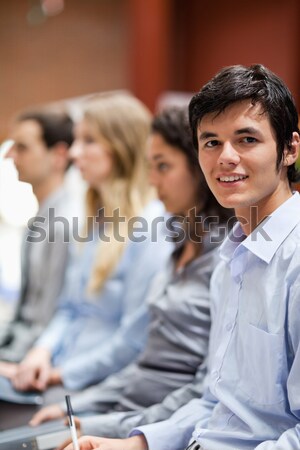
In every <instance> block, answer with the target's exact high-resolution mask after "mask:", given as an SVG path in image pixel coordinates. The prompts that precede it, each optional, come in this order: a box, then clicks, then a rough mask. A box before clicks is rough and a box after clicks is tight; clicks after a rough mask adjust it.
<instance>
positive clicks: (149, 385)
mask: <svg viewBox="0 0 300 450" xmlns="http://www.w3.org/2000/svg"><path fill="white" fill-rule="evenodd" d="M147 159H148V165H149V178H150V182H151V184H152V185H153V186H155V187H156V188H157V191H158V195H159V198H160V199H161V200H162V201H163V202H164V204H165V207H166V209H167V210H168V211H169V212H171V213H172V214H173V215H174V220H175V223H174V232H175V231H176V235H175V234H174V238H175V240H176V250H175V251H174V253H173V255H172V256H171V258H170V260H169V261H168V262H167V264H166V268H165V270H164V271H163V272H162V273H161V274H160V275H157V276H156V278H155V280H154V283H153V285H152V286H151V289H150V292H149V295H148V299H147V300H148V305H149V309H150V325H149V337H148V340H147V343H146V346H145V349H144V351H143V352H142V354H141V355H140V357H139V358H138V360H137V362H134V363H133V364H131V365H129V366H128V367H127V368H125V369H124V370H123V371H121V372H119V373H118V374H116V375H112V376H110V377H109V378H107V379H106V381H104V382H103V383H102V384H99V385H98V386H93V387H92V388H90V389H88V390H86V391H84V392H83V393H81V394H78V395H77V396H74V397H73V399H72V403H73V408H74V410H75V412H76V413H84V414H85V415H86V413H88V412H90V413H91V412H93V413H96V412H98V413H100V414H99V415H95V416H92V417H91V416H90V415H89V416H87V417H82V418H80V427H81V431H82V432H83V433H88V434H90V433H95V434H98V435H105V436H112V437H117V436H120V437H125V436H126V434H127V431H128V423H129V425H130V426H131V427H132V426H133V425H138V424H145V423H148V421H150V423H151V422H155V421H159V420H162V419H165V418H167V417H169V416H170V415H171V414H172V412H174V411H176V409H177V408H179V407H180V406H182V404H185V403H186V402H187V401H188V400H189V399H190V398H193V396H199V395H200V393H201V391H202V389H203V379H204V376H205V373H206V369H205V358H206V355H207V350H208V337H209V329H210V312H209V309H210V305H209V283H210V277H211V274H212V271H213V269H214V267H215V265H216V263H217V260H218V259H217V253H216V247H217V246H218V245H219V244H220V243H221V242H222V239H223V238H224V235H225V229H226V228H225V224H226V221H227V219H229V217H230V216H231V215H232V211H229V210H225V209H224V208H222V207H221V206H220V205H219V204H218V203H217V202H216V200H215V198H214V197H213V195H212V194H211V192H210V191H209V189H208V186H207V184H206V182H205V180H204V177H203V174H202V172H201V170H200V167H199V164H198V160H197V154H196V152H195V149H194V147H193V143H192V135H191V131H190V128H189V123H188V116H187V108H184V109H177V108H176V109H170V110H169V109H168V110H166V111H164V112H162V113H161V114H159V115H157V116H156V117H155V118H154V121H153V123H152V128H151V134H150V138H149V141H148V146H147ZM179 219H181V220H180V223H181V224H182V228H178V226H179ZM182 219H184V220H182ZM175 224H176V226H175ZM183 231H184V233H183ZM85 369H86V370H87V371H89V370H91V369H92V367H89V365H88V364H87V365H86V368H85ZM173 391H175V392H174V394H171V392H173ZM169 394H170V395H169ZM166 396H168V397H167V398H166V399H165V397H166ZM164 399H165V400H164ZM163 401H164V402H163ZM160 402H163V403H162V404H159V403H160ZM154 404H156V405H155V406H154V407H153V408H149V409H148V410H147V409H145V408H148V407H149V406H150V405H154ZM109 412H110V413H109ZM104 413H105V414H104ZM64 414H65V406H64V405H63V404H61V405H52V406H49V407H46V408H44V409H42V410H40V411H39V412H38V413H37V414H36V415H35V417H34V418H33V419H32V421H31V424H33V425H36V424H38V423H40V422H42V421H44V420H49V419H54V418H58V417H62V416H64Z"/></svg>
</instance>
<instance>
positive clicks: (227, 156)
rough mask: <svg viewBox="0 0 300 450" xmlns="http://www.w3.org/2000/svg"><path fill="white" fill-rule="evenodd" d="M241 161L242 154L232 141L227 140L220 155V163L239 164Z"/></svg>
mask: <svg viewBox="0 0 300 450" xmlns="http://www.w3.org/2000/svg"><path fill="white" fill-rule="evenodd" d="M239 162H240V155H239V153H238V151H237V150H236V149H235V148H234V146H233V145H232V143H231V142H225V143H224V145H223V148H222V151H221V154H220V156H219V163H220V164H222V165H237V164H238V163H239Z"/></svg>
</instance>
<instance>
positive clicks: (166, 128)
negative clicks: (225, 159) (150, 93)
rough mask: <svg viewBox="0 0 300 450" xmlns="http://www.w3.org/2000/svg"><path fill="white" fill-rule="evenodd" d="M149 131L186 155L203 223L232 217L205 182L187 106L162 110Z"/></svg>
mask: <svg viewBox="0 0 300 450" xmlns="http://www.w3.org/2000/svg"><path fill="white" fill-rule="evenodd" d="M151 132H152V133H153V134H159V135H160V136H161V137H162V138H163V139H164V141H165V142H166V143H167V144H169V145H171V146H172V147H175V148H176V149H177V150H179V151H181V152H182V153H184V154H185V156H186V157H187V160H188V163H189V166H190V169H191V172H192V173H193V174H194V175H195V177H197V179H198V181H199V183H198V196H199V204H203V207H202V208H201V216H202V218H206V220H205V225H208V226H209V224H210V223H215V224H217V223H219V224H220V223H225V222H226V221H227V220H228V219H229V218H231V217H233V216H234V214H233V211H232V210H231V209H225V208H223V206H221V205H220V204H219V203H218V202H217V200H216V199H215V197H214V195H213V194H212V192H211V191H210V189H209V187H208V185H207V183H206V180H205V178H204V175H203V172H202V170H201V168H200V166H199V162H198V157H197V152H196V150H195V148H194V145H193V139H192V132H191V128H190V125H189V120H188V110H187V108H182V107H181V108H179V107H176V108H175V107H173V108H168V109H165V110H163V111H162V112H161V113H160V114H158V115H157V116H156V117H155V118H154V119H153V121H152V125H151ZM216 218H217V220H216Z"/></svg>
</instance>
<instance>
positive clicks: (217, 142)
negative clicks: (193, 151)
mask: <svg viewBox="0 0 300 450" xmlns="http://www.w3.org/2000/svg"><path fill="white" fill-rule="evenodd" d="M218 144H219V141H217V140H216V139H214V140H213V141H208V142H206V144H205V147H208V148H213V147H216V146H217V145H218Z"/></svg>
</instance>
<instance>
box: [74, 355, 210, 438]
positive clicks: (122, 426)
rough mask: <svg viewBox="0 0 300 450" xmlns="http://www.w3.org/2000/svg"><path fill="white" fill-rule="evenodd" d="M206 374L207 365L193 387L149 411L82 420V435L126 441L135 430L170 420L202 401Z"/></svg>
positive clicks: (121, 413) (153, 406)
mask: <svg viewBox="0 0 300 450" xmlns="http://www.w3.org/2000/svg"><path fill="white" fill-rule="evenodd" d="M123 372H124V371H123ZM205 372H206V367H205V364H202V365H201V366H200V367H199V369H198V371H197V374H196V377H195V380H194V382H193V383H189V384H186V385H185V386H183V387H181V388H180V389H177V390H176V391H174V392H172V393H170V394H169V395H167V397H166V398H165V399H164V400H163V402H162V403H157V404H155V405H152V406H150V407H149V408H145V409H142V410H139V411H125V412H111V413H109V414H98V415H93V416H90V415H89V416H86V417H82V418H81V421H80V422H81V430H82V433H83V434H85V435H96V436H105V437H107V438H126V437H127V436H128V434H129V432H130V430H132V428H134V427H138V426H141V425H147V424H151V423H156V422H159V421H162V420H166V419H168V418H169V417H171V415H172V414H173V413H174V412H175V411H177V410H178V409H179V408H180V407H181V406H183V405H185V404H187V403H188V402H189V401H190V400H191V399H193V398H199V397H201V395H202V393H203V378H204V376H205ZM125 376H126V374H125ZM122 378H124V375H123V376H122Z"/></svg>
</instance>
